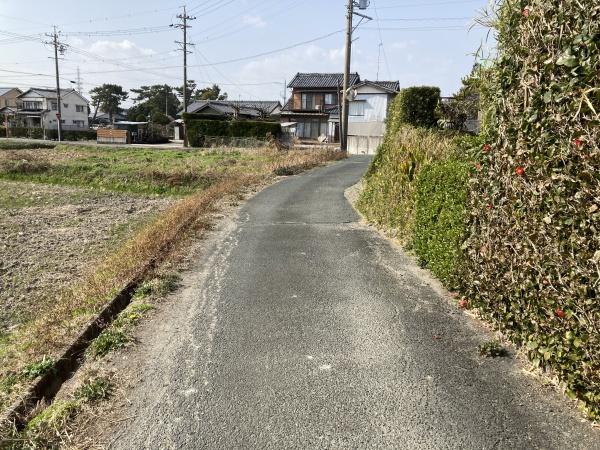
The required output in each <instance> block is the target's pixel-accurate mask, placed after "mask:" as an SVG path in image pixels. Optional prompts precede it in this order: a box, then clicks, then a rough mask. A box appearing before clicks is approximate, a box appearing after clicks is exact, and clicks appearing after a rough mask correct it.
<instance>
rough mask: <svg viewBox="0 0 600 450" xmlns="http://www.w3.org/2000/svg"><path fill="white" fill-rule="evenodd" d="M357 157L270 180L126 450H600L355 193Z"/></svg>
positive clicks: (193, 294) (151, 349) (170, 345)
mask: <svg viewBox="0 0 600 450" xmlns="http://www.w3.org/2000/svg"><path fill="white" fill-rule="evenodd" d="M367 164H368V159H365V158H361V157H356V158H352V159H349V160H347V161H343V162H340V163H336V164H334V165H332V166H329V167H327V168H322V169H317V170H314V171H311V172H309V173H306V174H304V175H300V176H296V177H291V178H288V179H286V180H284V181H282V182H280V183H278V184H275V185H273V186H271V187H269V188H268V189H266V190H264V191H263V192H261V193H260V194H259V195H257V196H256V197H255V198H253V199H252V200H251V201H250V202H248V204H247V205H246V206H245V207H244V208H243V209H242V210H241V213H240V216H239V218H238V219H237V220H236V222H235V223H234V224H232V225H231V226H230V227H229V229H228V230H225V232H224V233H223V239H222V240H221V241H219V242H218V243H216V244H214V248H212V250H211V251H210V255H209V257H208V259H206V258H205V260H204V262H203V261H199V262H198V268H197V271H196V273H195V274H194V275H193V277H192V278H191V279H189V280H187V281H186V284H187V287H186V288H185V289H184V292H183V293H182V294H180V297H181V298H179V299H175V300H174V301H173V302H171V303H170V304H172V305H173V307H172V308H170V310H169V311H167V312H166V313H165V314H164V317H163V318H161V319H160V320H159V321H158V323H157V324H156V326H155V329H153V330H152V335H153V336H155V339H154V342H152V343H151V345H149V346H148V348H147V349H146V350H145V351H146V352H148V353H147V357H146V362H145V363H143V364H141V365H140V367H139V372H140V374H142V375H141V379H140V381H139V384H138V385H137V387H136V388H135V389H134V391H133V392H132V393H131V394H130V395H129V398H131V400H132V402H133V404H132V406H131V408H130V412H129V414H128V415H130V416H131V417H134V418H133V419H131V420H129V421H125V422H123V423H122V424H121V425H120V429H119V430H120V431H119V433H118V434H117V435H116V436H115V441H114V443H113V445H112V447H113V448H123V449H139V448H186V449H191V448H214V449H225V448H273V449H281V448H406V449H419V448H428V449H429V448H432V449H442V448H457V449H458V448H461V449H491V448H518V449H524V448H565V449H566V448H587V449H591V448H600V440H599V439H598V433H597V432H595V431H593V430H592V429H591V427H590V426H589V424H587V423H582V422H581V420H580V417H579V416H578V415H577V413H575V412H573V411H572V409H570V407H569V405H568V404H567V402H566V401H565V400H564V399H563V398H562V397H561V396H560V395H558V394H556V393H555V392H554V391H553V390H552V389H550V388H547V387H546V388H544V387H542V386H541V384H540V383H539V380H536V379H534V378H533V377H532V376H528V375H525V374H524V372H523V371H522V369H521V368H520V366H519V365H518V363H516V362H515V360H513V359H510V358H503V359H482V358H479V357H478V356H477V354H476V353H477V352H476V347H477V345H478V344H479V343H480V342H482V341H483V340H484V339H486V338H489V334H488V333H487V332H486V331H484V330H483V328H482V327H479V326H477V324H476V322H475V321H474V320H473V319H470V318H469V317H467V316H466V315H465V314H463V313H461V312H459V311H458V310H457V309H456V308H455V307H452V306H450V304H449V302H448V301H447V300H446V299H444V298H442V297H440V295H439V294H437V293H436V290H435V289H434V288H433V287H432V283H431V282H429V281H428V280H427V278H426V277H423V276H422V275H420V274H419V270H418V269H417V268H415V267H414V266H413V265H412V263H411V261H410V260H409V259H407V258H406V257H405V256H404V255H403V254H402V253H401V252H399V251H398V250H397V249H396V248H394V247H393V246H391V245H390V244H389V243H388V242H387V241H386V240H385V239H383V238H382V237H380V236H379V235H378V234H377V233H375V232H374V231H372V230H370V229H368V228H366V227H364V226H362V225H359V224H358V223H357V220H358V217H357V215H356V213H355V212H354V210H353V209H352V208H351V206H350V205H349V204H348V202H347V201H346V200H345V198H344V190H345V189H346V188H347V187H349V186H351V185H353V184H354V183H356V182H357V181H358V180H359V178H360V177H361V175H362V174H363V172H364V170H365V169H366V167H367Z"/></svg>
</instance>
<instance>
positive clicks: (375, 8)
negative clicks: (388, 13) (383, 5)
mask: <svg viewBox="0 0 600 450" xmlns="http://www.w3.org/2000/svg"><path fill="white" fill-rule="evenodd" d="M373 10H374V11H375V19H376V20H377V29H378V31H379V50H380V51H382V52H383V61H384V62H385V68H386V70H387V74H388V78H390V79H391V78H392V72H391V70H390V65H389V63H388V58H387V54H386V52H385V46H384V45H383V33H382V32H381V23H380V19H379V13H378V12H377V6H376V5H375V0H373ZM377 81H379V56H378V58H377Z"/></svg>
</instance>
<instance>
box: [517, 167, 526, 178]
mask: <svg viewBox="0 0 600 450" xmlns="http://www.w3.org/2000/svg"><path fill="white" fill-rule="evenodd" d="M515 173H516V174H517V175H518V176H520V177H522V176H523V175H525V169H524V168H523V167H521V166H517V168H516V169H515Z"/></svg>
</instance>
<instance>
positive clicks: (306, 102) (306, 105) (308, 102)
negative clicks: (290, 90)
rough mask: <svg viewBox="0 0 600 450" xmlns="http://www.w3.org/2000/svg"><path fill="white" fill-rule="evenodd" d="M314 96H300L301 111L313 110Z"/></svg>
mask: <svg viewBox="0 0 600 450" xmlns="http://www.w3.org/2000/svg"><path fill="white" fill-rule="evenodd" d="M314 107H315V96H314V94H302V109H314Z"/></svg>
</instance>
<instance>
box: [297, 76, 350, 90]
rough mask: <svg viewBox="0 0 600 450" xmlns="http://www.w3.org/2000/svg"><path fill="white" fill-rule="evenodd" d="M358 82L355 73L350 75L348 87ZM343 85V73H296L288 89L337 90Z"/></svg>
mask: <svg viewBox="0 0 600 450" xmlns="http://www.w3.org/2000/svg"><path fill="white" fill-rule="evenodd" d="M359 82H360V76H359V75H358V74H357V73H351V74H350V86H354V85H355V84H356V83H359ZM343 84H344V74H343V73H297V74H296V76H295V77H294V79H293V80H292V81H290V84H288V87H289V88H337V87H338V86H342V85H343Z"/></svg>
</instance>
